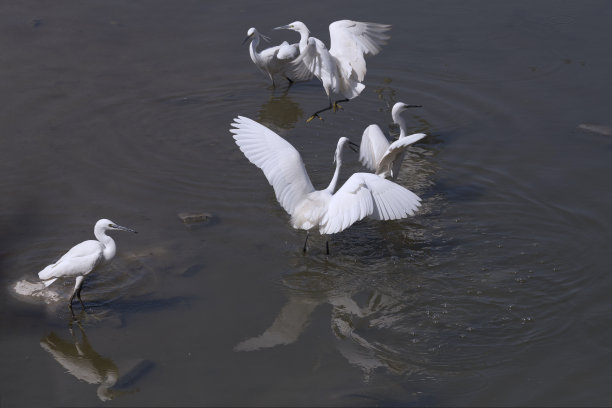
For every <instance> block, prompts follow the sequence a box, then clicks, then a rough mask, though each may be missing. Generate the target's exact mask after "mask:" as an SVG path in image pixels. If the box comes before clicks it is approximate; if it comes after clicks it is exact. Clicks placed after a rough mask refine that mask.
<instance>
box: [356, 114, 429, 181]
mask: <svg viewBox="0 0 612 408" xmlns="http://www.w3.org/2000/svg"><path fill="white" fill-rule="evenodd" d="M413 107H418V106H417V105H407V104H405V103H402V102H397V103H396V104H395V105H393V109H392V110H391V117H392V118H393V122H395V123H396V124H398V125H399V127H400V135H399V138H398V139H397V140H396V141H394V142H392V143H389V141H388V140H387V138H386V137H385V135H384V133H383V131H382V130H381V129H380V127H379V126H378V125H370V126H368V127H367V128H366V129H365V130H364V131H363V135H362V136H361V145H360V147H359V160H360V161H361V163H362V164H363V165H364V166H365V167H366V168H368V169H370V170H372V171H373V172H374V173H376V175H378V176H380V177H383V178H386V177H391V178H392V179H393V180H395V179H396V178H397V175H398V173H399V170H400V167H401V165H402V161H403V160H404V155H405V153H406V148H407V147H408V146H409V145H411V144H413V143H415V142H418V141H419V140H421V139H422V138H424V137H425V136H427V135H426V134H424V133H415V134H413V135H409V136H407V135H406V122H405V120H404V118H403V117H401V116H400V113H401V112H403V111H405V110H406V109H408V108H413Z"/></svg>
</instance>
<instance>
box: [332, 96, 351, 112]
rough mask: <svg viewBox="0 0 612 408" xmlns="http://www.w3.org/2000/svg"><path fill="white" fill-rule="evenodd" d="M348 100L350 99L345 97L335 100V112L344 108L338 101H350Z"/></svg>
mask: <svg viewBox="0 0 612 408" xmlns="http://www.w3.org/2000/svg"><path fill="white" fill-rule="evenodd" d="M348 101H350V99H346V98H344V99H339V100H337V101H336V102H334V112H337V111H338V109H342V106H340V105H338V102H348Z"/></svg>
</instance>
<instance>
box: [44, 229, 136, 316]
mask: <svg viewBox="0 0 612 408" xmlns="http://www.w3.org/2000/svg"><path fill="white" fill-rule="evenodd" d="M109 230H111V231H112V230H119V231H128V232H133V233H136V231H134V230H132V229H129V228H126V227H122V226H120V225H117V224H115V223H114V222H112V221H110V220H107V219H104V218H103V219H101V220H98V222H96V225H95V227H94V235H95V236H96V238H97V239H98V240H97V241H95V240H88V241H83V242H81V243H80V244H77V245H75V246H73V247H72V248H71V249H70V250H69V251H68V252H66V253H65V254H64V256H62V257H61V258H60V259H59V260H58V261H57V262H55V263H53V264H51V265H48V266H47V267H46V268H45V269H43V270H42V271H40V272H38V277H39V278H40V279H41V280H42V281H43V283H44V284H45V287H47V286H49V285H51V284H52V283H53V282H55V281H56V280H57V279H60V278H76V284H75V285H74V291H73V292H72V296H70V300H69V301H68V307H69V308H70V311H72V301H73V300H74V296H75V295H76V296H77V297H78V298H79V302H81V306H82V307H83V309H85V304H84V303H83V300H82V299H81V287H82V286H83V281H84V280H85V276H86V275H88V274H89V273H90V272H92V271H93V270H95V269H97V268H99V267H100V266H101V265H103V264H105V263H107V262H109V261H110V260H111V259H113V257H114V256H115V252H117V246H116V245H115V241H114V240H113V239H112V238H111V237H109V236H108V235H106V231H109Z"/></svg>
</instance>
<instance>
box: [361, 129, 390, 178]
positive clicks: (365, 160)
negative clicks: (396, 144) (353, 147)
mask: <svg viewBox="0 0 612 408" xmlns="http://www.w3.org/2000/svg"><path fill="white" fill-rule="evenodd" d="M388 148H389V142H388V141H387V138H386V137H385V135H384V133H383V132H382V130H381V129H380V127H379V126H378V125H370V126H368V127H367V128H365V130H364V131H363V134H362V135H361V145H360V146H359V161H361V163H362V164H363V165H364V166H365V167H366V168H368V169H369V170H371V171H376V170H377V168H378V163H379V162H380V159H381V158H382V157H383V155H384V153H385V151H386V150H387V149H388Z"/></svg>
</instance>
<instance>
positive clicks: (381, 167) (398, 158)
mask: <svg viewBox="0 0 612 408" xmlns="http://www.w3.org/2000/svg"><path fill="white" fill-rule="evenodd" d="M425 136H427V135H426V134H425V133H415V134H413V135H410V136H406V137H403V138H401V139H398V140H396V141H395V142H393V143H391V144H390V145H389V148H388V149H387V150H386V151H385V152H384V154H383V155H382V158H381V159H380V162H379V163H378V169H377V170H376V174H378V175H381V176H383V177H387V176H389V175H391V176H392V177H393V179H395V178H397V174H398V173H399V169H400V167H401V164H402V161H403V159H404V153H405V152H406V148H407V147H408V146H410V145H411V144H413V143H415V142H418V141H419V140H421V139H422V138H424V137H425ZM391 166H393V172H392V174H389V173H391V170H392V169H391Z"/></svg>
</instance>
